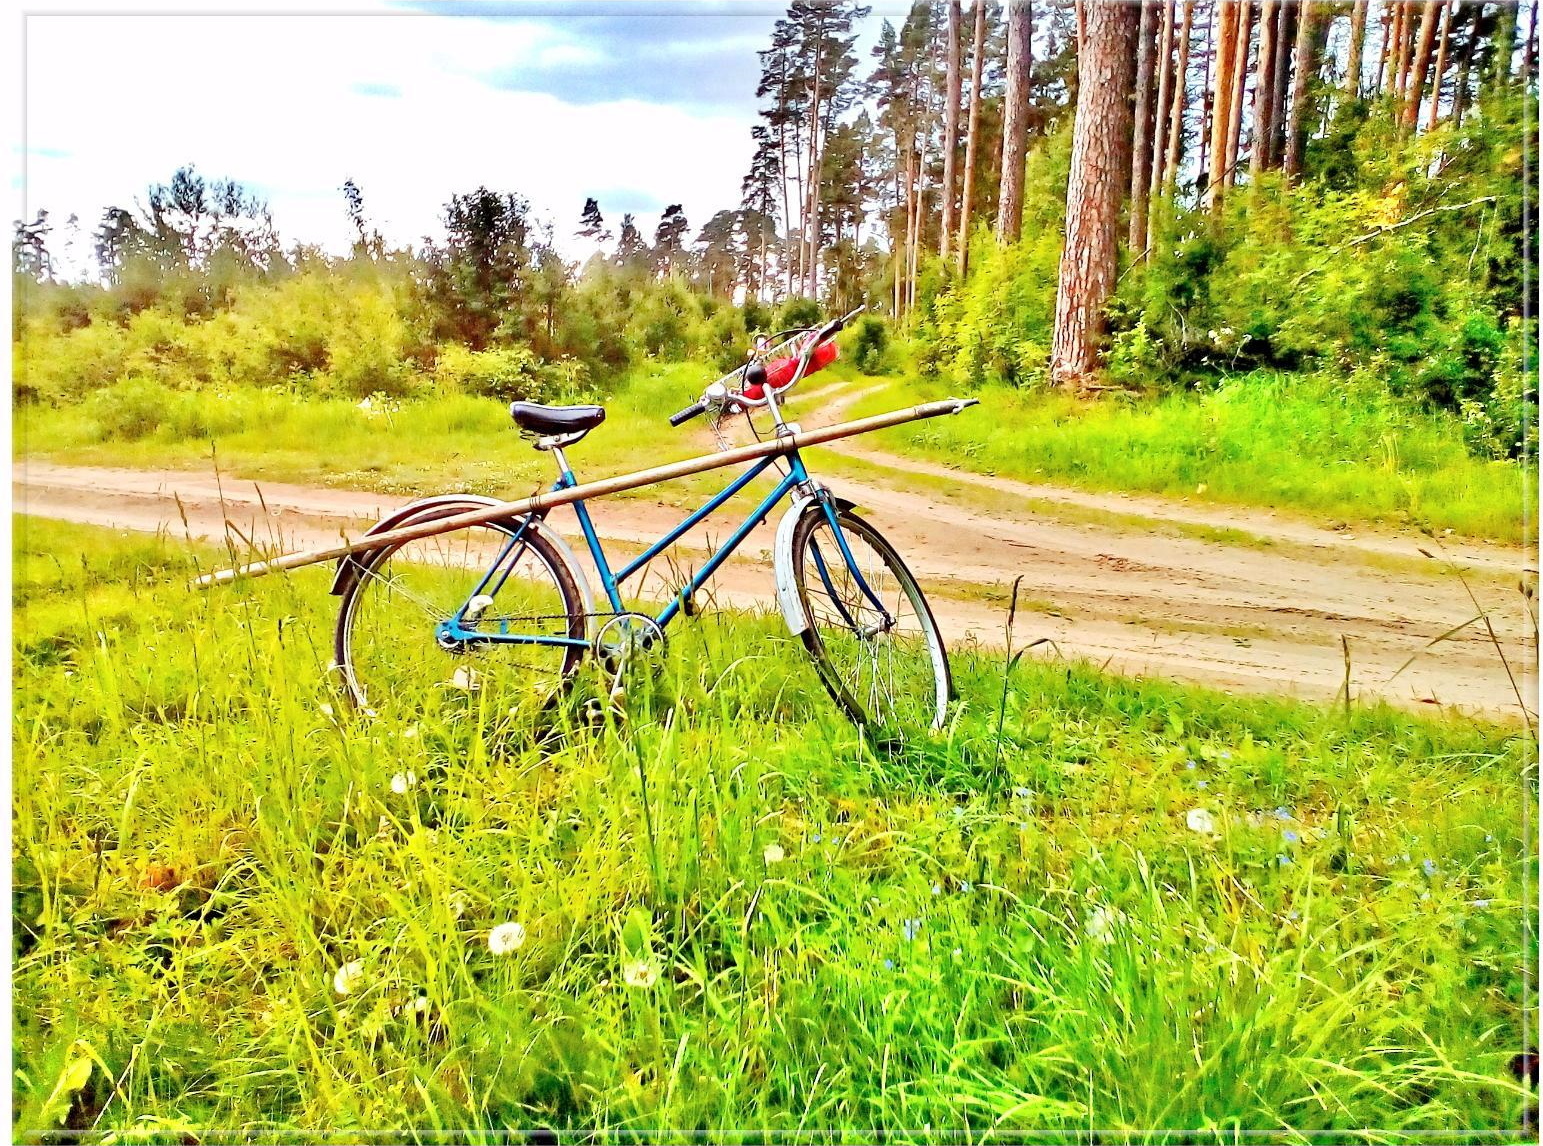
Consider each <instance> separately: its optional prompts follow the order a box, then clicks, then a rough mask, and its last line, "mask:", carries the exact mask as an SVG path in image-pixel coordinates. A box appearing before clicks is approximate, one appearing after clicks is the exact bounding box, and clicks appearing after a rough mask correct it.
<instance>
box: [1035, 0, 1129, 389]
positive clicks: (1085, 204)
mask: <svg viewBox="0 0 1543 1146" xmlns="http://www.w3.org/2000/svg"><path fill="white" fill-rule="evenodd" d="M1080 7H1081V9H1082V12H1083V21H1084V36H1083V39H1082V41H1081V43H1080V45H1079V50H1078V53H1077V71H1078V91H1079V92H1080V93H1081V96H1080V99H1079V102H1078V105H1077V112H1076V121H1075V124H1074V126H1073V131H1072V159H1071V177H1070V179H1069V181H1068V184H1067V189H1066V243H1065V246H1064V248H1063V249H1062V252H1061V266H1060V273H1059V276H1058V279H1057V284H1056V308H1055V334H1054V337H1053V339H1052V346H1051V356H1050V369H1051V376H1052V378H1053V379H1054V380H1055V382H1056V383H1057V384H1058V385H1062V386H1066V387H1069V388H1076V387H1077V386H1079V385H1080V384H1081V383H1082V382H1084V381H1085V380H1086V379H1087V378H1088V377H1089V376H1090V375H1091V374H1092V372H1093V370H1094V369H1095V368H1096V367H1097V365H1098V355H1099V344H1100V342H1101V339H1102V335H1103V329H1104V307H1105V305H1106V304H1107V303H1108V300H1109V296H1110V294H1111V293H1112V292H1113V290H1114V283H1115V274H1116V270H1117V267H1118V263H1119V225H1120V197H1121V194H1122V193H1123V191H1124V189H1125V174H1126V168H1125V166H1124V164H1123V163H1121V158H1122V155H1121V153H1122V152H1123V151H1125V150H1126V146H1125V142H1124V141H1126V140H1128V139H1129V138H1130V135H1131V112H1132V108H1131V102H1130V90H1131V84H1132V82H1133V80H1134V76H1133V75H1132V67H1131V65H1132V63H1133V52H1132V49H1133V47H1134V38H1135V35H1136V32H1137V21H1138V19H1139V13H1138V11H1137V9H1135V8H1134V7H1131V6H1128V5H1126V4H1123V3H1120V0H1083V3H1082V4H1081V5H1080Z"/></svg>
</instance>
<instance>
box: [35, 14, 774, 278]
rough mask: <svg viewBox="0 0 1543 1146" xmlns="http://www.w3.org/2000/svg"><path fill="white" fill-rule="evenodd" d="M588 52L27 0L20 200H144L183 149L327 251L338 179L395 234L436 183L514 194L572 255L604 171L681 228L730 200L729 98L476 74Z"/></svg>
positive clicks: (429, 209) (442, 29) (504, 28)
mask: <svg viewBox="0 0 1543 1146" xmlns="http://www.w3.org/2000/svg"><path fill="white" fill-rule="evenodd" d="M162 7H163V8H164V7H165V5H162ZM591 55H592V53H589V49H587V48H586V47H585V46H584V45H583V44H582V43H576V42H571V41H568V40H565V38H564V35H563V32H562V29H561V28H560V26H557V25H553V24H543V23H540V22H536V21H533V20H519V21H510V22H494V21H488V20H476V19H457V18H451V17H445V16H438V15H433V14H421V13H409V12H381V11H378V10H377V11H373V12H370V11H366V12H361V13H360V14H328V15H309V14H280V13H269V14H257V15H254V14H231V15H211V14H200V13H196V12H170V13H158V14H154V15H148V14H147V15H141V14H133V13H129V12H121V13H110V14H106V15H102V14H98V15H89V16H86V15H65V14H49V13H44V14H41V15H33V16H30V17H28V19H27V22H26V63H27V77H26V105H25V109H24V122H25V127H26V144H27V148H28V151H27V154H26V157H25V162H26V168H25V175H26V185H25V197H26V200H27V202H26V204H25V209H26V210H28V211H29V212H35V211H36V210H37V209H38V208H39V207H45V208H47V209H48V210H49V211H50V214H51V215H52V216H53V217H54V218H55V219H57V220H60V221H62V220H63V219H64V218H65V217H66V216H67V215H68V214H70V213H71V212H74V213H76V214H78V215H79V216H80V217H81V219H82V222H83V224H84V225H85V227H86V229H87V230H89V229H90V228H91V227H92V226H94V224H95V222H96V220H97V218H99V216H100V214H101V211H102V210H103V209H104V208H105V207H106V206H108V205H110V204H117V205H127V204H129V203H130V202H132V201H133V200H135V199H136V198H138V199H142V198H143V196H144V192H145V188H146V187H147V186H148V185H149V184H151V183H155V182H164V181H166V180H168V179H169V178H170V177H171V174H172V172H173V171H174V170H175V169H176V168H177V167H179V166H181V165H182V164H185V163H196V164H197V165H198V168H199V171H200V172H201V173H202V174H204V175H205V176H208V177H232V178H235V179H238V180H240V181H241V182H243V183H245V184H247V185H249V186H251V187H253V188H254V189H256V190H258V191H259V192H260V193H261V194H262V195H264V196H265V197H266V198H267V199H268V201H269V203H270V205H271V207H272V209H273V214H274V220H275V223H276V224H277V226H278V228H279V231H280V234H281V235H282V236H283V237H284V239H285V241H286V242H293V241H295V240H297V239H298V240H304V241H308V242H318V243H321V244H323V245H324V246H326V247H328V248H330V249H333V250H341V249H345V248H346V245H347V242H348V223H347V219H346V216H345V214H344V210H343V200H342V195H341V193H340V191H339V188H340V187H341V185H342V183H343V181H344V179H347V178H352V179H354V180H355V181H356V182H357V183H358V184H359V185H360V187H361V188H362V190H363V192H364V196H365V208H366V212H367V214H368V215H369V216H370V217H371V219H372V221H373V222H374V223H375V225H376V226H378V227H379V228H380V229H381V230H382V232H383V233H384V234H385V235H386V237H387V239H388V241H391V242H397V243H402V242H410V241H416V240H417V239H418V238H420V237H421V236H422V235H424V234H426V233H437V232H438V230H439V223H438V212H439V209H440V207H441V205H442V204H443V203H444V202H445V200H446V199H448V198H449V196H450V194H451V193H453V192H457V191H466V190H470V189H472V188H474V187H476V186H477V185H478V184H486V185H487V186H489V187H492V188H495V189H498V190H513V191H518V192H520V193H521V194H523V195H525V196H526V197H527V198H529V199H530V200H531V203H532V206H533V207H534V208H535V210H536V212H537V214H538V215H542V216H546V217H548V218H550V219H551V220H552V221H553V223H554V224H555V232H556V237H557V239H558V240H559V241H560V242H561V243H563V244H564V245H565V247H566V248H567V249H568V250H570V251H572V252H574V253H579V252H581V251H583V250H584V248H583V246H582V244H578V243H576V242H574V241H572V240H571V238H570V236H571V233H572V231H573V229H574V228H575V226H576V225H577V220H578V214H579V209H580V208H581V206H582V205H583V200H584V197H585V196H586V195H593V194H597V193H601V192H602V191H604V190H605V189H620V188H631V189H635V190H636V191H637V192H638V193H639V195H640V197H647V198H649V199H652V200H655V201H658V202H660V203H665V202H682V203H684V204H685V207H686V212H687V215H688V217H689V218H690V219H691V221H692V224H693V226H699V225H700V224H701V223H702V222H703V221H705V220H706V219H707V217H708V216H709V215H710V214H711V213H712V212H714V211H716V210H719V209H721V208H723V207H730V206H733V205H735V204H736V203H737V202H738V199H739V179H740V177H741V175H742V173H743V171H744V168H745V167H746V165H747V164H748V162H749V157H750V152H751V146H750V138H749V123H748V122H747V121H746V120H745V119H744V118H743V116H742V115H741V114H730V113H727V112H723V111H719V110H709V111H698V110H691V109H687V108H684V107H679V106H666V105H662V104H653V103H644V102H640V101H638V100H621V101H614V102H609V103H598V104H589V105H586V106H575V105H573V104H569V103H566V102H564V101H563V100H562V99H560V98H558V97H556V96H553V95H548V94H543V93H538V92H515V91H502V90H497V89H495V88H493V87H490V86H488V85H487V84H486V83H484V82H483V81H481V80H480V79H478V78H476V77H478V76H480V75H483V74H485V73H486V72H488V71H489V70H491V69H503V70H505V71H507V70H508V69H510V68H520V67H523V66H529V67H532V68H536V67H544V66H550V65H551V64H552V63H553V62H554V61H560V62H562V63H564V64H570V65H571V64H573V63H581V62H584V61H586V60H587V59H589V58H590V56H591ZM393 90H394V91H397V92H399V93H400V94H399V95H389V94H370V93H372V92H373V93H382V92H390V91H393ZM601 207H602V209H604V210H606V212H607V217H608V221H611V222H612V223H613V225H614V223H615V222H619V217H620V211H619V208H618V207H617V206H612V207H610V208H607V205H606V201H605V199H604V198H603V197H602V199H601ZM613 216H614V218H613ZM653 222H654V220H653V219H651V218H643V219H640V223H642V225H644V226H645V227H646V228H650V229H651V227H652V225H653Z"/></svg>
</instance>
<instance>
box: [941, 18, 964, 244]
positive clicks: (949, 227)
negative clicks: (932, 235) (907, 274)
mask: <svg viewBox="0 0 1543 1146" xmlns="http://www.w3.org/2000/svg"><path fill="white" fill-rule="evenodd" d="M962 15H963V14H962V13H961V11H960V7H959V0H948V65H947V76H948V91H947V94H946V95H945V96H944V99H945V103H944V106H943V226H942V227H941V228H940V230H941V231H942V234H941V235H939V236H938V254H939V255H940V256H942V258H943V260H944V261H945V262H946V261H947V260H948V244H949V243H950V242H951V241H952V239H953V236H954V185H955V179H954V175H955V171H954V153H955V152H957V151H958V150H959V21H960V19H961V18H962Z"/></svg>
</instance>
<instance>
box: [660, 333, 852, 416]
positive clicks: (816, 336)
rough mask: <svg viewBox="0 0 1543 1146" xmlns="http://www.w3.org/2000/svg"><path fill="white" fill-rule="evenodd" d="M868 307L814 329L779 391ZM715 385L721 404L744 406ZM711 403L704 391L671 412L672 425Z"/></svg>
mask: <svg viewBox="0 0 1543 1146" xmlns="http://www.w3.org/2000/svg"><path fill="white" fill-rule="evenodd" d="M867 309H868V307H867V306H866V305H864V306H860V307H858V308H857V309H856V310H852V311H849V312H847V313H846V314H844V315H842V316H841V317H840V318H833V319H831V320H830V321H829V322H827V323H826V324H825V325H824V326H822V327H820V328H819V329H818V330H816V331H814V333H813V335H812V337H810V338H809V339H807V340H806V341H805V343H804V348H803V349H802V350H801V351H799V355H798V369H797V370H796V371H795V372H794V374H793V377H792V379H791V380H790V381H789V382H788V383H787V385H785V386H783V387H781V388H780V389H779V390H778V392H779V393H780V392H781V390H786V389H787V388H788V387H790V386H792V384H793V383H794V382H796V381H798V380H799V379H800V378H802V377H803V376H804V374H805V372H806V370H807V368H808V365H809V358H810V356H811V355H812V354H813V353H814V352H815V350H816V349H817V348H818V347H819V346H820V344H821V343H823V342H827V341H829V340H830V339H831V338H833V337H834V336H835V335H837V334H839V333H840V332H841V330H842V328H843V327H845V326H846V324H847V323H849V322H851V321H852V320H853V319H854V318H856V317H857V316H858V315H859V314H861V313H862V312H863V311H865V310H867ZM783 333H784V334H793V333H797V332H796V331H784V332H783ZM713 386H716V387H718V389H719V391H720V393H719V394H718V396H717V398H716V401H717V402H718V403H719V404H720V405H721V404H722V403H723V402H724V400H725V399H727V400H728V401H729V402H738V403H740V407H741V408H743V405H744V403H745V400H744V399H743V398H739V397H738V396H736V395H733V394H725V393H722V390H723V388H722V386H721V385H720V384H719V383H716V382H715V383H713ZM708 390H709V391H711V390H712V387H709V388H708ZM756 404H757V405H759V404H760V402H757V403H756ZM709 405H710V403H709V402H708V393H707V392H704V393H703V395H702V397H700V398H698V399H697V400H696V401H695V402H693V403H691V405H689V406H687V407H686V408H685V409H684V410H680V411H678V412H677V413H674V414H671V415H670V425H672V426H683V425H685V424H686V423H687V422H689V421H691V419H692V418H695V417H697V416H698V415H700V414H704V413H706V412H707V410H708V407H709Z"/></svg>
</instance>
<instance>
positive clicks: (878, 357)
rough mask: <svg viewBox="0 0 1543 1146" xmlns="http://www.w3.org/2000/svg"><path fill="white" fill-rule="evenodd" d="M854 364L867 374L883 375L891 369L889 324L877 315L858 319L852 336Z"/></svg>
mask: <svg viewBox="0 0 1543 1146" xmlns="http://www.w3.org/2000/svg"><path fill="white" fill-rule="evenodd" d="M851 342H852V362H853V364H854V365H856V367H857V368H858V369H859V370H861V371H862V372H863V373H865V374H883V373H884V372H885V371H886V370H888V369H889V365H890V363H889V324H888V323H886V322H885V321H884V320H883V319H882V318H879V317H878V316H877V315H872V314H865V315H863V317H862V318H860V319H858V321H857V327H856V329H855V330H854V331H853V334H852V339H851Z"/></svg>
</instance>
